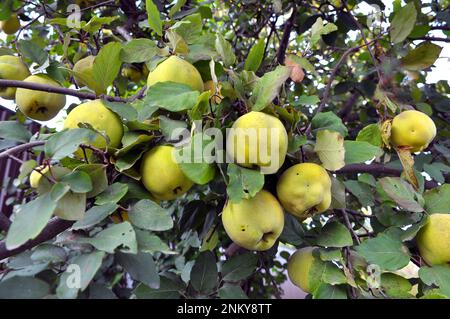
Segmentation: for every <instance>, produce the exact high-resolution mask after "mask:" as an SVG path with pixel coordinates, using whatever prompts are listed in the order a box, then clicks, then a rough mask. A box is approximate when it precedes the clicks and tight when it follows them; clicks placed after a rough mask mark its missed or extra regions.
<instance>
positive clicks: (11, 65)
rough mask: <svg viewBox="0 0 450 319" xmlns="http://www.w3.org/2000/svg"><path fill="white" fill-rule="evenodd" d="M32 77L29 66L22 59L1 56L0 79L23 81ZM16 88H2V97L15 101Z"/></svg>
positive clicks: (0, 95) (0, 90) (0, 94)
mask: <svg viewBox="0 0 450 319" xmlns="http://www.w3.org/2000/svg"><path fill="white" fill-rule="evenodd" d="M28 76H30V71H29V70H28V66H27V65H26V64H25V63H24V62H23V61H22V59H21V58H20V57H17V56H13V55H2V56H0V79H3V80H17V81H23V80H24V79H26V78H27V77H28ZM16 90H17V89H16V88H12V87H1V88H0V97H2V98H4V99H7V100H13V99H14V97H15V96H16Z"/></svg>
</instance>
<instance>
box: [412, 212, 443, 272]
mask: <svg viewBox="0 0 450 319" xmlns="http://www.w3.org/2000/svg"><path fill="white" fill-rule="evenodd" d="M416 241H417V247H418V248H419V251H420V255H421V256H422V258H423V259H424V260H425V261H426V262H427V264H429V265H430V266H432V265H449V266H450V214H432V215H430V217H429V219H428V222H427V223H426V224H425V226H423V227H422V228H421V229H420V231H419V233H418V234H417V237H416Z"/></svg>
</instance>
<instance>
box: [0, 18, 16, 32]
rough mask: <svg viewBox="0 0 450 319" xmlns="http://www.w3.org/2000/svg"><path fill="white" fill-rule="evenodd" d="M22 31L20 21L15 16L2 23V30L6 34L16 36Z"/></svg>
mask: <svg viewBox="0 0 450 319" xmlns="http://www.w3.org/2000/svg"><path fill="white" fill-rule="evenodd" d="M19 29H20V20H19V18H18V17H17V15H15V14H13V15H11V16H10V17H9V19H8V20H4V21H0V30H2V31H3V32H5V33H6V34H14V33H16V32H17V31H18V30H19Z"/></svg>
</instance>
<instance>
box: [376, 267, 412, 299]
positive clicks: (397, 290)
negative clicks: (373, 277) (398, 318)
mask: <svg viewBox="0 0 450 319" xmlns="http://www.w3.org/2000/svg"><path fill="white" fill-rule="evenodd" d="M380 286H381V288H382V289H383V291H384V292H385V294H386V295H388V296H389V297H392V298H411V297H412V295H411V294H410V291H411V288H412V285H411V283H410V282H409V281H408V279H406V278H404V277H402V276H399V275H397V274H394V273H383V274H381V283H380Z"/></svg>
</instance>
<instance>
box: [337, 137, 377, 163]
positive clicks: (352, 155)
mask: <svg viewBox="0 0 450 319" xmlns="http://www.w3.org/2000/svg"><path fill="white" fill-rule="evenodd" d="M344 147H345V164H353V163H363V162H366V161H369V160H371V159H373V158H374V157H378V156H380V155H381V154H382V152H383V150H382V149H381V148H379V147H377V146H373V145H372V144H370V143H368V142H358V141H344Z"/></svg>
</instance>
